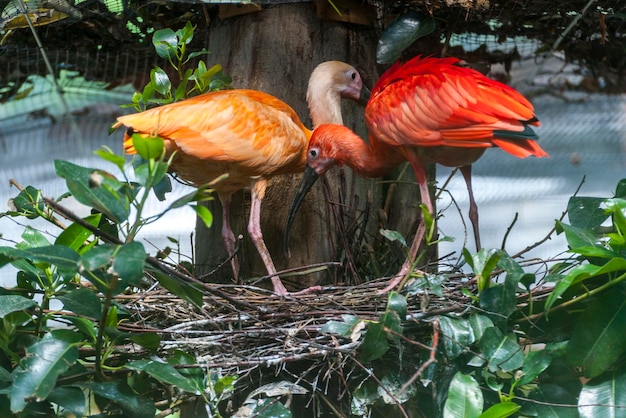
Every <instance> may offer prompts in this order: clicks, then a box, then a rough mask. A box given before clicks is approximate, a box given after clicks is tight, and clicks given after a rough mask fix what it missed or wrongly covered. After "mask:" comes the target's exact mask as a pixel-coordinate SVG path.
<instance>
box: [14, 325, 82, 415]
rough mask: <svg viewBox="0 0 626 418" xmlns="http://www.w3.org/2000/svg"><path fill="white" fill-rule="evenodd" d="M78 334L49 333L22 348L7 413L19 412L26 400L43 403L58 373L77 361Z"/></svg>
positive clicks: (69, 332) (52, 387) (70, 332)
mask: <svg viewBox="0 0 626 418" xmlns="http://www.w3.org/2000/svg"><path fill="white" fill-rule="evenodd" d="M78 341H80V335H78V334H75V333H74V332H72V331H69V330H57V331H52V332H50V333H48V334H46V335H44V337H43V338H42V339H41V341H39V342H37V343H35V344H33V345H31V346H30V347H28V348H27V349H26V357H25V358H23V359H22V361H21V362H20V367H18V368H16V369H15V370H14V372H13V377H14V378H13V388H12V392H11V410H12V411H13V412H20V411H22V410H23V409H24V408H25V407H26V403H27V402H28V401H29V400H30V399H36V400H44V399H46V398H47V397H48V395H49V394H50V392H51V391H52V389H54V386H55V384H56V380H57V378H58V377H59V375H60V374H62V373H64V372H65V371H66V370H67V369H68V368H69V366H71V365H72V364H74V362H75V361H76V360H77V359H78V348H77V347H76V346H75V344H76V343H77V342H78Z"/></svg>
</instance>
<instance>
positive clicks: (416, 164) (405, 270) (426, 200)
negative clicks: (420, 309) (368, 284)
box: [379, 157, 433, 294]
mask: <svg viewBox="0 0 626 418" xmlns="http://www.w3.org/2000/svg"><path fill="white" fill-rule="evenodd" d="M410 161H411V165H412V166H413V170H414V171H415V177H416V178H417V183H418V184H419V188H420V198H421V199H422V203H423V204H424V205H426V208H427V209H428V212H430V214H431V215H433V204H432V202H431V200H430V191H429V190H428V178H427V176H426V161H425V159H424V158H421V157H416V158H412V159H411V160H410ZM425 234H426V224H425V223H424V220H423V219H422V220H421V221H420V224H419V227H418V228H417V232H416V233H415V237H414V238H413V243H412V244H411V248H410V250H409V256H408V258H407V259H406V260H405V261H404V263H403V264H402V267H401V268H400V271H399V272H398V273H397V274H396V275H395V276H394V277H392V278H391V280H389V282H388V283H387V286H386V287H385V288H384V289H382V290H380V291H379V293H381V294H382V293H387V292H389V291H391V290H393V289H394V288H395V287H396V286H397V285H398V284H399V283H400V282H401V281H402V280H404V278H405V277H406V275H407V274H409V273H410V272H411V269H412V267H413V262H414V261H415V257H416V256H417V253H418V252H419V249H420V247H421V245H422V241H423V240H424V235H425Z"/></svg>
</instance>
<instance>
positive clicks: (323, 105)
mask: <svg viewBox="0 0 626 418" xmlns="http://www.w3.org/2000/svg"><path fill="white" fill-rule="evenodd" d="M306 101H307V103H308V105H309V112H310V114H311V121H312V122H313V129H315V128H317V127H318V126H319V125H321V124H324V123H334V124H337V125H343V118H342V117H341V94H340V92H339V91H338V90H336V89H335V88H334V87H333V84H332V82H330V80H318V79H315V78H311V80H310V81H309V87H308V90H307V93H306Z"/></svg>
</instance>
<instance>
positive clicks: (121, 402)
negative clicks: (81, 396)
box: [76, 380, 156, 418]
mask: <svg viewBox="0 0 626 418" xmlns="http://www.w3.org/2000/svg"><path fill="white" fill-rule="evenodd" d="M76 386H79V387H82V388H84V389H87V390H91V391H93V392H94V393H95V394H96V395H98V396H100V397H102V398H104V399H108V400H109V401H111V402H112V403H114V404H115V405H116V406H117V407H119V408H121V409H122V410H123V411H124V412H125V414H124V416H128V417H133V418H153V417H154V414H155V412H156V408H155V406H154V403H153V402H152V400H151V399H150V398H149V397H146V396H141V395H138V394H136V393H134V392H133V390H132V389H131V388H130V387H128V384H127V383H126V382H125V381H122V380H117V381H113V382H93V383H82V384H77V385H76Z"/></svg>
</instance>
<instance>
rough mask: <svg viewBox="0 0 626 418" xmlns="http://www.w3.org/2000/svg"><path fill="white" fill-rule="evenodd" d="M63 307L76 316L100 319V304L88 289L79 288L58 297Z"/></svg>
mask: <svg viewBox="0 0 626 418" xmlns="http://www.w3.org/2000/svg"><path fill="white" fill-rule="evenodd" d="M59 300H60V301H61V302H63V307H64V308H65V309H66V310H68V311H71V312H74V313H75V314H77V315H81V316H86V317H88V318H93V319H100V313H101V311H102V309H101V302H100V298H99V297H98V296H96V294H95V293H94V292H93V291H91V290H88V289H85V288H80V289H76V290H72V291H71V292H68V293H66V294H64V295H61V296H59Z"/></svg>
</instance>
